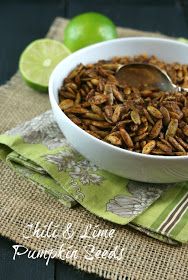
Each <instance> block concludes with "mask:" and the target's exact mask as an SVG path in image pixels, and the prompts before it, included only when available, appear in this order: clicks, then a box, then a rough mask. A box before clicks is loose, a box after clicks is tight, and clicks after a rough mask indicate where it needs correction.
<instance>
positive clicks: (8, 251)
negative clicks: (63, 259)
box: [0, 237, 54, 280]
mask: <svg viewBox="0 0 188 280" xmlns="http://www.w3.org/2000/svg"><path fill="white" fill-rule="evenodd" d="M14 244H15V243H13V242H12V241H9V240H8V239H5V238H3V237H0V260H1V261H0V279H2V280H12V279H14V280H54V260H50V262H49V264H48V266H46V264H45V260H44V259H36V260H31V259H28V257H27V255H26V254H24V255H22V256H19V257H17V258H16V259H15V261H14V260H13V255H14V249H13V248H12V246H13V245H14Z"/></svg>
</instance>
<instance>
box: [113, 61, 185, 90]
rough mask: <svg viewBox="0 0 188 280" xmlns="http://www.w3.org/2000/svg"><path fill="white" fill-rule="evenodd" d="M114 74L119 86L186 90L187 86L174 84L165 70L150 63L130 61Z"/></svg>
mask: <svg viewBox="0 0 188 280" xmlns="http://www.w3.org/2000/svg"><path fill="white" fill-rule="evenodd" d="M115 76H116V79H117V80H118V82H119V84H120V85H121V86H130V87H136V88H145V89H147V88H155V89H159V90H162V91H169V92H188V88H182V87H179V86H176V85H174V84H173V83H172V81H171V79H170V77H169V76H168V75H167V73H166V72H164V71H163V70H161V69H160V68H158V67H157V66H154V65H152V64H147V63H131V64H127V65H123V66H120V68H119V69H118V70H117V72H116V74H115Z"/></svg>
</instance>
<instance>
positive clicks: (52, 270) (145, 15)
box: [0, 0, 188, 280]
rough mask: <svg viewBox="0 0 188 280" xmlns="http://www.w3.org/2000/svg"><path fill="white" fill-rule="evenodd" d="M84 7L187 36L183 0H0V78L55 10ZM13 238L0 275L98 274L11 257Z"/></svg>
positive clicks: (4, 279)
mask: <svg viewBox="0 0 188 280" xmlns="http://www.w3.org/2000/svg"><path fill="white" fill-rule="evenodd" d="M87 11H97V12H102V13H104V14H106V15H107V16H109V17H111V19H112V20H113V21H114V22H115V23H116V24H117V25H121V26H126V27H131V28H136V29H143V30H147V31H160V32H161V33H165V34H168V35H171V36H179V37H187V38H188V0H182V1H180V0H179V1H178V0H177V1H176V0H158V1H155V0H93V1H88V0H54V1H53V0H51V1H50V0H43V1H42V0H27V1H24V0H17V1H16V0H4V1H3V0H1V1H0V38H1V39H0V84H3V83H5V82H6V81H7V80H8V79H9V78H10V77H11V76H12V75H13V74H14V73H15V71H16V70H17V67H18V59H19V55H20V53H21V52H22V50H23V49H24V48H25V46H26V45H27V44H28V43H29V42H31V41H32V40H34V39H37V38H41V37H44V36H45V34H46V32H47V30H48V28H49V26H50V24H51V23H52V21H53V19H54V18H55V17H56V16H63V17H68V18H71V17H72V16H74V15H76V14H79V13H82V12H87ZM13 244H14V243H13V242H12V241H9V240H7V239H5V238H3V237H1V238H0V280H13V279H14V280H60V279H61V280H64V279H65V280H71V279H72V280H74V279H76V280H79V279H82V280H84V279H88V280H90V279H95V280H97V279H101V278H98V277H97V276H95V275H93V274H88V273H84V272H81V271H79V270H77V269H75V268H74V267H72V266H69V265H67V264H66V263H64V262H60V261H57V260H51V261H50V263H49V265H48V266H46V265H45V261H44V260H42V259H38V260H29V259H28V258H27V257H26V256H21V257H19V258H17V259H16V260H15V261H13V260H12V258H13V252H14V251H13V248H12V245H13ZM125 265H126V264H125Z"/></svg>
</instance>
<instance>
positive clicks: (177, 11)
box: [67, 0, 188, 37]
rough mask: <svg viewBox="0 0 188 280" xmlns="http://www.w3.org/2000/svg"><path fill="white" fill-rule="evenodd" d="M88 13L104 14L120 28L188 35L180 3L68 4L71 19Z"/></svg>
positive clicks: (98, 1) (106, 0) (100, 0)
mask: <svg viewBox="0 0 188 280" xmlns="http://www.w3.org/2000/svg"><path fill="white" fill-rule="evenodd" d="M88 11H95V12H101V13H104V14H106V15H107V16H109V17H110V18H111V19H112V20H113V21H114V22H115V23H116V24H117V25H121V26H125V27H131V28H135V29H142V30H146V31H159V32H161V33H164V34H167V35H170V36H179V37H180V36H181V37H183V36H185V37H186V36H188V26H187V23H186V20H185V17H184V14H183V10H182V6H181V5H180V4H179V2H178V1H168V0H167V1H144V0H140V1H138V0H137V1H136V0H135V1H130V0H117V1H113V0H95V1H88V0H82V1H77V0H70V1H69V6H68V10H67V15H68V17H73V16H75V15H77V14H79V13H83V12H88Z"/></svg>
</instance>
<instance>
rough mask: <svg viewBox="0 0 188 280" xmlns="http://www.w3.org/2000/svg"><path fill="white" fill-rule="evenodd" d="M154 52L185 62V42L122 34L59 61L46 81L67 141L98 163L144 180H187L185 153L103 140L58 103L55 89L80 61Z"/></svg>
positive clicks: (88, 61) (111, 170) (167, 59)
mask: <svg viewBox="0 0 188 280" xmlns="http://www.w3.org/2000/svg"><path fill="white" fill-rule="evenodd" d="M142 53H147V54H148V55H156V56H157V57H158V58H159V59H162V60H164V61H166V62H179V63H186V64H188V45H187V44H184V43H180V42H176V41H174V40H168V39H159V38H146V37H138V38H134V37H133V38H123V39H116V40H111V41H106V42H103V43H99V44H96V45H92V46H89V47H87V48H84V49H81V50H79V51H77V52H75V53H73V54H71V55H70V56H68V57H67V58H65V59H64V60H63V61H62V62H60V63H59V64H58V65H57V66H56V68H55V69H54V71H53V73H52V75H51V77H50V82H49V96H50V102H51V106H52V110H53V113H54V116H55V119H56V121H57V123H58V125H59V127H60V129H61V130H62V132H63V134H64V135H65V137H66V138H67V140H68V141H69V143H70V144H72V146H73V147H74V148H75V149H76V150H77V151H79V152H80V153H81V154H82V155H84V156H85V157H86V158H88V159H89V160H91V161H92V162H94V163H95V164H97V165H98V166H99V167H101V168H103V169H105V170H108V171H110V172H112V173H114V174H117V175H120V176H123V177H126V178H129V179H132V180H138V181H143V182H153V183H170V182H180V181H186V180H188V156H174V157H170V156H153V155H144V154H139V153H135V152H131V151H127V150H124V149H121V148H118V147H115V146H113V145H111V144H108V143H105V142H103V141H101V140H99V139H97V138H95V137H93V136H91V135H90V134H88V133H86V132H85V131H84V130H82V129H81V128H79V127H78V126H77V125H75V124H74V123H73V122H72V121H71V120H70V119H69V118H68V117H67V116H66V115H65V114H64V113H63V112H62V111H61V109H60V108H59V106H58V89H59V88H60V86H61V84H62V82H63V79H64V78H65V77H66V76H67V75H68V73H69V72H70V71H71V70H72V69H73V68H75V67H76V66H77V65H78V64H79V63H84V64H86V63H93V62H97V61H98V60H100V59H110V58H111V57H113V56H125V55H128V56H133V55H138V54H142Z"/></svg>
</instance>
